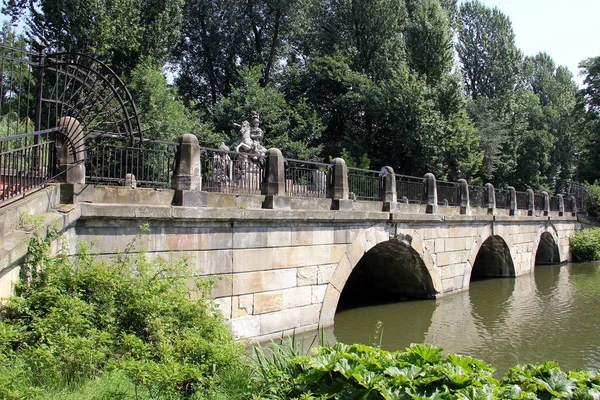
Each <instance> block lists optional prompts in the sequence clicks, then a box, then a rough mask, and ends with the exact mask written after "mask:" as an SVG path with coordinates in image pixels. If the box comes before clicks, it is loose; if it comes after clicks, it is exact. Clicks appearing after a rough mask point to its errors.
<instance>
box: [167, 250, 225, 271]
mask: <svg viewBox="0 0 600 400" xmlns="http://www.w3.org/2000/svg"><path fill="white" fill-rule="evenodd" d="M170 257H171V258H181V257H188V262H189V264H190V265H192V266H193V268H194V273H195V274H197V275H221V274H230V273H232V272H233V250H212V251H196V252H175V253H171V254H170Z"/></svg>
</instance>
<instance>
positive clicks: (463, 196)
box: [458, 179, 470, 214]
mask: <svg viewBox="0 0 600 400" xmlns="http://www.w3.org/2000/svg"><path fill="white" fill-rule="evenodd" d="M458 194H459V200H460V202H459V203H460V213H461V214H468V213H469V208H470V203H469V184H468V183H467V180H466V179H459V180H458Z"/></svg>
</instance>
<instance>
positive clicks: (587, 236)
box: [571, 228, 600, 261]
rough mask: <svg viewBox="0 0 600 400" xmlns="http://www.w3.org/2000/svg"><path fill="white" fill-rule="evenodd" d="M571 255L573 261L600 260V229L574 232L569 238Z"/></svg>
mask: <svg viewBox="0 0 600 400" xmlns="http://www.w3.org/2000/svg"><path fill="white" fill-rule="evenodd" d="M571 254H572V255H573V260H574V261H598V260H600V228H595V229H584V230H582V231H578V232H576V233H575V234H574V235H573V237H572V238H571Z"/></svg>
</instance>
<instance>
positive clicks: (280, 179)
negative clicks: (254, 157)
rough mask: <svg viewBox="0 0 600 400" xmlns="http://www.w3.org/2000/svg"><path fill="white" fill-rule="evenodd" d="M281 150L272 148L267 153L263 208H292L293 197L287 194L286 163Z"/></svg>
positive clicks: (263, 181) (261, 189)
mask: <svg viewBox="0 0 600 400" xmlns="http://www.w3.org/2000/svg"><path fill="white" fill-rule="evenodd" d="M284 161H285V160H284V158H283V154H281V150H279V149H276V148H271V149H269V150H267V153H266V154H265V167H264V168H265V170H264V174H263V180H262V183H261V185H260V192H261V194H263V195H264V196H265V200H264V201H263V208H268V209H290V206H291V198H289V197H287V196H285V167H284V165H285V163H284Z"/></svg>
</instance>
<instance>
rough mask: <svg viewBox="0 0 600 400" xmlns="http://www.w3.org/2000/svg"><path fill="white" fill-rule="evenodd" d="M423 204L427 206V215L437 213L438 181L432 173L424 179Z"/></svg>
mask: <svg viewBox="0 0 600 400" xmlns="http://www.w3.org/2000/svg"><path fill="white" fill-rule="evenodd" d="M422 202H423V203H424V204H425V212H426V213H427V214H435V213H437V208H438V204H437V181H436V179H435V175H433V174H432V173H427V174H425V176H424V177H423V195H422Z"/></svg>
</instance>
